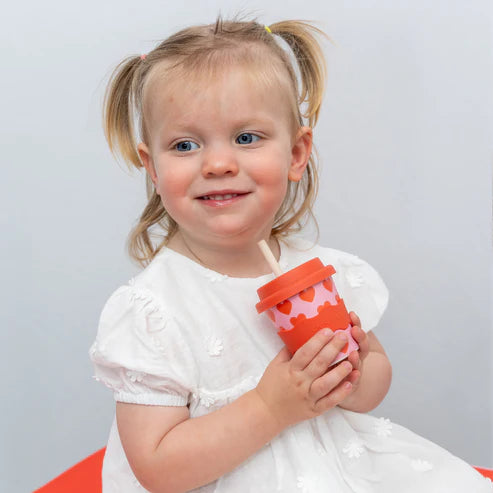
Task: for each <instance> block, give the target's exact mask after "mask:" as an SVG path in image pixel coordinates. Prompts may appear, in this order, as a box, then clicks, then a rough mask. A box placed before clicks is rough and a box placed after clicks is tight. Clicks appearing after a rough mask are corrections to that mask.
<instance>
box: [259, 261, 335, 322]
mask: <svg viewBox="0 0 493 493" xmlns="http://www.w3.org/2000/svg"><path fill="white" fill-rule="evenodd" d="M335 271H336V270H335V269H334V267H332V265H326V266H324V264H323V263H322V261H321V260H320V259H319V258H318V257H315V258H312V259H311V260H309V261H308V262H305V263H304V264H301V265H299V266H298V267H295V268H294V269H291V270H289V271H288V272H285V273H284V274H282V275H280V276H279V277H276V278H275V279H273V280H272V281H270V282H268V283H267V284H264V285H263V286H261V287H260V288H258V289H257V294H258V297H259V298H260V301H259V302H258V303H257V304H256V305H255V307H256V308H257V312H258V313H262V312H263V311H265V310H267V309H268V308H272V307H273V306H275V305H277V304H278V303H280V302H281V301H284V300H287V299H288V298H291V296H294V295H295V294H297V293H299V292H301V291H303V290H304V289H306V288H309V287H310V286H313V285H314V284H317V283H319V282H320V281H323V280H324V279H327V278H328V277H330V276H331V275H332V274H334V273H335Z"/></svg>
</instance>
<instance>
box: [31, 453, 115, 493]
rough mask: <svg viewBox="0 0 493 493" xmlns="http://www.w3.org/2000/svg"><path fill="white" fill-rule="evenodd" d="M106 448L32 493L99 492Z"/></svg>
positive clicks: (100, 490)
mask: <svg viewBox="0 0 493 493" xmlns="http://www.w3.org/2000/svg"><path fill="white" fill-rule="evenodd" d="M105 451H106V448H102V449H101V450H98V451H97V452H95V453H94V454H91V455H90V456H89V457H86V458H85V459H84V460H82V461H80V462H78V463H77V464H75V466H72V467H71V468H69V469H67V470H66V471H65V472H63V473H62V474H60V476H57V477H56V478H55V479H53V480H51V481H50V482H49V483H47V484H45V485H44V486H42V487H41V488H39V489H38V490H36V491H34V492H33V493H101V492H102V489H103V487H102V484H101V469H102V467H103V457H104V453H105Z"/></svg>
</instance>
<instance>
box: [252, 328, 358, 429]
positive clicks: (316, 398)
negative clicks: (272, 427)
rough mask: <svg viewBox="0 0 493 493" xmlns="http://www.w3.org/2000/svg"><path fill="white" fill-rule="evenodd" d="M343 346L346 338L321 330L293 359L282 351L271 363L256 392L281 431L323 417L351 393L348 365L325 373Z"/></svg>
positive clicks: (285, 351)
mask: <svg viewBox="0 0 493 493" xmlns="http://www.w3.org/2000/svg"><path fill="white" fill-rule="evenodd" d="M346 342H347V339H346V336H345V334H340V335H337V336H334V335H333V333H332V332H331V331H330V330H321V331H320V332H318V333H317V334H315V335H314V336H313V337H312V338H311V339H310V340H309V341H308V342H306V343H305V344H304V345H303V346H302V347H301V348H300V349H298V351H296V353H295V354H294V356H293V357H291V355H290V353H289V351H288V349H287V348H286V347H284V348H283V349H282V350H281V351H280V352H279V354H278V355H277V356H276V357H275V358H274V359H273V360H272V361H271V362H270V364H269V365H268V366H267V368H266V370H265V372H264V374H263V376H262V378H261V379H260V382H259V383H258V385H257V387H256V388H255V391H256V392H257V394H258V396H259V397H260V398H261V401H262V403H263V404H264V405H265V406H266V407H267V409H268V411H269V413H270V415H271V416H272V417H274V419H275V421H276V423H277V425H278V426H279V428H280V430H282V429H284V428H286V427H287V426H289V425H292V424H295V423H298V422H300V421H304V420H306V419H309V418H313V417H315V416H318V415H320V414H322V413H324V412H325V411H327V410H328V409H331V408H333V407H335V406H337V405H338V404H339V403H341V402H342V401H343V400H344V399H346V398H347V397H348V396H349V395H350V394H351V393H352V392H353V383H352V380H353V379H352V378H351V376H350V374H351V372H353V364H352V363H351V362H348V361H344V362H342V363H340V364H338V365H337V366H335V367H333V368H331V369H330V370H328V368H329V367H330V365H331V363H332V361H334V359H335V357H336V356H337V354H338V353H339V352H340V351H341V349H342V348H343V347H344V345H345V344H346ZM353 359H354V358H353ZM348 377H349V378H348Z"/></svg>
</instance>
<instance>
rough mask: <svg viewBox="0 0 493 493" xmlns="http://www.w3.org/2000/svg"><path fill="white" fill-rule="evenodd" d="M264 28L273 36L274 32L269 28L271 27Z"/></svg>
mask: <svg viewBox="0 0 493 493" xmlns="http://www.w3.org/2000/svg"><path fill="white" fill-rule="evenodd" d="M264 27H265V30H266V31H267V32H268V33H270V34H272V31H271V30H270V27H269V26H264Z"/></svg>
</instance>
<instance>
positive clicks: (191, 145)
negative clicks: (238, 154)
mask: <svg viewBox="0 0 493 493" xmlns="http://www.w3.org/2000/svg"><path fill="white" fill-rule="evenodd" d="M260 139H261V137H260V136H258V135H255V134H252V133H249V132H244V133H242V134H240V135H238V137H236V139H235V142H236V143H237V144H242V145H246V144H253V143H254V142H258V141H259V140H260ZM198 148H199V145H198V144H196V143H195V142H193V141H191V140H182V141H180V142H177V143H176V144H173V149H175V150H177V151H179V152H189V151H194V150H196V149H198Z"/></svg>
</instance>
